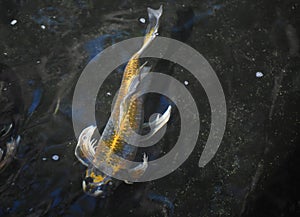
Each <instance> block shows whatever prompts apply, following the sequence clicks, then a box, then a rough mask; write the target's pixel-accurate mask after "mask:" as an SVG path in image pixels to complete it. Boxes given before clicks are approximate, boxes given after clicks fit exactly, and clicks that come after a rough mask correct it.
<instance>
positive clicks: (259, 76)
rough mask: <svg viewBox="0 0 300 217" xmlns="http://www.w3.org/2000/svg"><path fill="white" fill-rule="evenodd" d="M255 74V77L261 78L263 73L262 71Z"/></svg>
mask: <svg viewBox="0 0 300 217" xmlns="http://www.w3.org/2000/svg"><path fill="white" fill-rule="evenodd" d="M255 76H256V77H257V78H261V77H262V76H264V74H263V73H262V72H256V74H255Z"/></svg>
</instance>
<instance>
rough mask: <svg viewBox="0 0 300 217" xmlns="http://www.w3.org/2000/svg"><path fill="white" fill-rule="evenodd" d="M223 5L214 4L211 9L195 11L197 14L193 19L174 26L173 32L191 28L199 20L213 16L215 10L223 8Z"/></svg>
mask: <svg viewBox="0 0 300 217" xmlns="http://www.w3.org/2000/svg"><path fill="white" fill-rule="evenodd" d="M222 7H223V5H221V4H220V5H213V6H212V7H211V8H210V9H208V10H207V11H204V12H197V11H195V16H193V17H192V18H191V19H189V20H188V21H186V22H185V23H184V24H182V25H181V26H174V27H172V30H171V31H172V32H180V31H182V30H184V29H189V28H191V27H192V26H193V25H195V24H196V23H198V22H199V21H202V20H204V19H206V18H207V17H209V16H212V15H214V14H215V12H216V11H217V10H219V9H221V8H222Z"/></svg>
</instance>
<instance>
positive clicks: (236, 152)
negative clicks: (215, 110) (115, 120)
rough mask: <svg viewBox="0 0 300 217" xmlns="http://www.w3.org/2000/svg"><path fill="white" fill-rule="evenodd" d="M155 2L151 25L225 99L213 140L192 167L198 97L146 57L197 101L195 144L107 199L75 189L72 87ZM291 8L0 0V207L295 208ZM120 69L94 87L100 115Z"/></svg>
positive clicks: (18, 212) (170, 69) (200, 211)
mask: <svg viewBox="0 0 300 217" xmlns="http://www.w3.org/2000/svg"><path fill="white" fill-rule="evenodd" d="M160 4H163V5H164V15H163V17H162V22H161V29H160V31H159V33H160V35H162V36H165V37H172V38H175V39H177V40H180V41H183V42H185V43H187V44H189V45H191V46H192V47H194V48H195V49H196V50H198V51H199V52H200V53H201V54H202V55H203V56H204V57H205V58H206V59H207V60H208V61H209V63H210V64H211V65H212V67H213V68H214V70H215V71H216V73H217V75H218V77H219V79H220V82H221V84H222V86H223V89H224V91H225V95H226V100H227V105H228V124H227V129H226V133H225V136H224V139H223V142H222V144H221V147H220V149H219V151H218V153H217V155H216V156H215V157H214V159H213V160H212V161H211V162H210V163H209V164H208V165H207V166H206V167H205V168H203V169H200V168H198V166H197V163H198V160H199V156H200V154H201V152H202V149H203V147H204V144H205V141H206V139H207V136H208V132H209V127H210V110H209V109H210V108H209V104H208V101H207V99H206V95H205V93H204V91H203V89H202V87H201V86H200V84H199V83H198V82H196V81H195V79H194V78H193V76H192V75H191V74H189V73H188V72H186V71H184V70H183V69H181V68H180V67H178V66H176V64H173V63H169V62H166V61H163V60H160V61H157V60H149V61H153V64H152V65H153V66H154V71H159V72H163V73H168V74H170V75H172V76H174V77H175V78H176V79H178V80H179V81H181V82H182V83H184V84H186V88H187V89H188V90H189V91H190V92H191V93H192V95H193V96H194V98H196V99H197V100H198V101H197V105H198V109H199V112H200V119H201V132H200V135H201V137H200V138H199V140H198V144H197V146H196V149H195V150H194V152H193V153H192V155H191V156H190V157H189V159H188V160H187V161H186V162H185V163H184V164H183V165H182V166H181V167H180V168H179V169H178V170H176V171H174V172H173V173H172V174H170V175H169V176H167V177H164V178H162V179H160V180H156V181H152V182H148V183H137V184H134V185H125V184H122V185H120V186H119V187H118V188H117V189H116V191H115V192H114V194H113V195H112V196H111V197H110V198H107V199H100V198H93V197H90V196H87V195H85V194H84V193H83V192H82V189H81V180H82V173H83V171H84V167H83V166H81V165H80V163H79V162H78V161H77V160H76V158H75V156H74V148H75V145H76V139H75V138H74V134H73V130H72V123H71V102H72V94H73V89H74V85H75V84H76V81H77V79H78V76H79V75H80V73H81V71H82V70H83V68H84V67H85V65H86V64H87V63H88V61H90V60H91V59H92V58H93V57H94V56H95V55H97V54H98V53H99V52H100V51H102V50H103V49H104V48H106V47H108V46H110V45H112V44H114V43H116V42H118V41H121V40H123V39H127V38H131V37H136V36H142V35H143V31H144V29H145V27H146V25H147V20H146V22H145V23H144V22H141V21H140V19H141V18H144V19H146V7H148V6H151V7H154V8H158V6H159V5H160ZM299 7H300V5H299V3H297V2H296V1H292V0H291V1H276V2H274V1H261V0H254V1H250V0H249V1H242V2H241V1H236V0H229V1H226V2H222V1H218V0H215V1H210V0H205V1H197V2H195V1H191V0H186V1H184V0H182V1H163V2H159V1H150V2H148V3H144V2H142V1H131V0H124V1H116V0H111V1H91V0H86V1H85V0H80V1H79V0H78V1H77V0H76V1H51V0H48V1H36V0H34V1H27V0H22V1H10V0H3V1H1V3H0V27H1V32H0V39H1V40H0V48H1V49H0V64H1V74H0V102H1V108H0V113H1V116H0V148H1V150H2V151H0V153H1V154H0V158H2V159H3V158H4V156H5V155H6V154H7V147H6V144H7V142H8V141H10V139H11V137H12V138H17V136H18V135H20V136H21V141H20V144H19V146H18V150H17V152H16V154H15V157H14V159H13V161H12V162H11V163H9V165H7V168H6V169H5V170H4V171H2V172H1V174H0V216H170V215H171V214H173V216H253V215H256V216H296V214H297V213H298V214H299V210H300V207H299V199H298V197H299V195H297V193H296V192H297V190H299V187H298V183H299V181H300V180H299V175H298V173H297V171H298V169H297V165H299V162H298V160H297V159H298V158H297V153H298V152H299V147H298V146H297V144H298V143H299V137H298V131H297V127H299V121H298V120H299V91H300V76H299V73H297V72H298V71H299V34H300V24H299V20H300V17H299V16H300V11H299V10H300V9H299ZM122 55H127V53H126V51H124V54H122ZM182 70H183V71H182ZM120 78H121V73H120V70H119V71H117V72H114V73H112V74H111V76H110V77H109V78H108V79H107V81H106V82H105V84H104V86H103V87H102V88H101V91H100V93H99V99H98V103H99V105H101V107H100V108H99V109H97V115H98V116H99V123H100V125H101V124H103V123H105V122H106V120H107V118H108V116H109V112H110V104H111V102H112V100H113V96H114V93H115V91H116V89H117V88H118V87H119V81H120ZM186 82H188V83H186ZM108 93H110V94H108ZM148 103H149V109H150V110H151V109H152V108H153V109H156V110H160V109H163V108H164V107H165V105H168V104H169V103H170V102H169V101H168V99H165V98H164V97H157V98H155V97H154V98H153V100H151V101H150V102H148ZM153 105H154V106H153ZM151 106H152V107H151ZM97 108H98V107H97ZM147 112H152V111H147ZM152 113H153V112H152ZM78 115H79V116H80V114H78ZM179 120H180V118H179V117H177V116H176V117H172V120H170V121H172V122H171V123H173V124H174V125H175V127H174V128H170V130H172V129H174V130H173V131H171V132H169V133H168V135H167V136H166V138H164V139H163V141H162V142H161V143H160V146H163V147H160V146H156V147H155V148H153V150H152V151H153V153H157V154H162V153H161V152H164V151H165V150H169V149H170V147H172V144H175V142H176V141H174V140H176V138H177V137H176V136H177V133H178V132H177V131H176V129H175V128H176V123H179ZM10 126H13V127H10ZM101 127H103V126H101ZM101 127H100V128H101ZM262 204H263V205H262Z"/></svg>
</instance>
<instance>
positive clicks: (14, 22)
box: [10, 20, 18, 26]
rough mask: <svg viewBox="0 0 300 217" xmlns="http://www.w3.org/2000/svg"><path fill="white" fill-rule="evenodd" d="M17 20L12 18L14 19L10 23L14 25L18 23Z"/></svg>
mask: <svg viewBox="0 0 300 217" xmlns="http://www.w3.org/2000/svg"><path fill="white" fill-rule="evenodd" d="M17 22H18V21H17V20H12V21H11V22H10V25H12V26H14V25H16V23H17Z"/></svg>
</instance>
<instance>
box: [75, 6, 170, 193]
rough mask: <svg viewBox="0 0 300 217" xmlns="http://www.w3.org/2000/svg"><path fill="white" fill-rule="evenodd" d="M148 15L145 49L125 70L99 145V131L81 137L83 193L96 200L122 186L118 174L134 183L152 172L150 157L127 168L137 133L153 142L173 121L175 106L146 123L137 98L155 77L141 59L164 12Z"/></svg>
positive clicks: (78, 150)
mask: <svg viewBox="0 0 300 217" xmlns="http://www.w3.org/2000/svg"><path fill="white" fill-rule="evenodd" d="M147 11H148V17H149V24H148V26H147V29H146V34H145V36H144V42H143V45H142V47H141V48H140V49H139V50H138V51H137V52H136V53H135V54H134V55H133V56H132V57H131V58H130V59H129V61H128V63H127V65H126V67H125V70H124V72H123V78H122V81H121V86H120V89H119V92H118V95H117V97H116V100H115V101H114V104H113V109H112V112H111V115H110V118H109V120H108V122H107V124H106V125H105V128H104V130H103V133H102V135H101V137H100V139H99V140H98V141H97V140H96V139H94V138H93V134H94V132H95V130H96V129H97V127H96V126H93V125H92V126H88V127H86V128H85V129H83V130H82V132H81V133H80V135H79V138H78V142H77V145H76V148H75V156H76V157H77V159H78V160H79V161H80V162H81V163H82V164H83V165H84V166H86V167H87V169H86V172H85V178H84V179H83V181H82V188H83V191H84V192H86V193H87V194H89V195H92V196H101V197H106V196H108V195H109V194H110V192H112V191H113V189H115V188H116V186H117V185H119V184H120V182H121V181H120V180H117V179H115V178H113V177H111V176H114V175H116V174H118V173H121V172H124V171H125V172H126V173H127V175H128V176H130V177H131V178H132V179H134V180H137V179H138V178H140V177H142V176H143V174H144V173H145V171H146V170H147V168H148V156H147V154H146V153H144V154H143V156H142V159H143V161H142V162H141V163H140V164H139V165H137V166H135V167H133V168H130V169H128V167H129V165H126V164H124V161H122V159H126V160H128V161H132V160H134V159H135V157H136V153H137V147H136V146H133V145H132V142H134V139H135V136H136V134H135V133H140V132H142V130H143V129H145V128H147V127H148V128H150V129H151V130H150V132H149V133H148V134H147V137H148V138H151V137H152V136H153V135H155V134H156V132H158V131H159V130H160V129H161V128H162V127H163V126H165V125H166V123H167V122H168V120H169V118H170V114H171V106H169V107H168V108H167V109H166V111H164V113H163V114H162V115H158V116H157V117H156V118H155V119H154V120H151V121H149V122H148V123H143V119H144V117H143V98H142V97H137V96H138V91H139V90H138V86H139V85H140V84H141V81H142V80H143V79H144V78H145V77H146V76H147V74H148V73H151V72H150V69H151V67H148V66H146V64H147V62H146V63H144V64H142V65H141V66H140V60H139V57H140V56H141V54H142V53H143V52H144V50H145V49H146V48H147V47H148V46H149V45H150V44H151V42H152V41H153V40H154V39H155V37H156V36H157V34H158V28H159V20H160V17H161V15H162V12H163V9H162V6H160V7H159V9H157V10H155V9H152V8H147ZM139 88H140V87H139ZM115 156H118V157H117V158H116V157H115ZM103 168H104V169H106V171H110V173H109V174H112V175H111V176H109V175H107V174H106V173H104V172H102V171H103ZM124 181H125V183H127V184H132V182H129V181H127V180H124Z"/></svg>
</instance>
